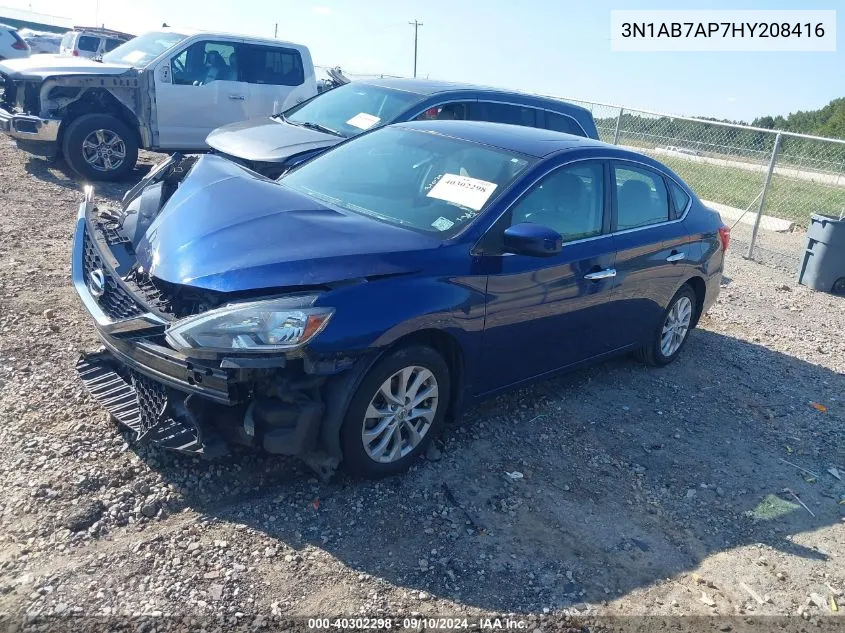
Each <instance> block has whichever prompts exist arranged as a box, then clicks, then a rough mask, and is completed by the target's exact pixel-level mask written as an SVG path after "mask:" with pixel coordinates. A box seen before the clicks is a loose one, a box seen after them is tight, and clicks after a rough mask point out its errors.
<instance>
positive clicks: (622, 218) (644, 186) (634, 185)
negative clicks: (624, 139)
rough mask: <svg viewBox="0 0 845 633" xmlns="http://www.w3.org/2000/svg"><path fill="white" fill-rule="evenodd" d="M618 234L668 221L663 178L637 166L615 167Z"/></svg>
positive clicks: (666, 194)
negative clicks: (626, 230)
mask: <svg viewBox="0 0 845 633" xmlns="http://www.w3.org/2000/svg"><path fill="white" fill-rule="evenodd" d="M614 173H615V174H616V216H617V219H616V228H617V230H618V231H624V230H625V229H633V228H637V227H640V226H649V225H651V224H659V223H660V222H666V221H667V220H668V219H669V194H668V192H667V191H666V185H665V184H664V181H663V177H662V176H659V175H658V174H656V173H654V172H651V171H648V170H645V169H639V168H637V167H627V166H626V167H622V166H620V165H616V166H615V167H614Z"/></svg>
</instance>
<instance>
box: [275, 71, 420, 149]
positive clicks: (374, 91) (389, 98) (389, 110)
mask: <svg viewBox="0 0 845 633" xmlns="http://www.w3.org/2000/svg"><path fill="white" fill-rule="evenodd" d="M421 98H422V97H421V95H418V94H416V93H413V92H404V91H402V90H390V89H388V88H382V87H380V86H372V85H370V84H366V83H359V82H355V81H353V82H351V83H348V84H345V85H343V86H339V87H337V88H335V89H334V90H329V91H328V92H324V93H323V94H321V95H319V96H317V97H315V98H313V99H311V100H310V101H306V102H305V103H302V104H299V105H296V106H294V107H293V108H290V109H289V110H287V111H286V112H285V113H284V114H283V116H284V119H285V120H286V121H287V122H289V123H293V124H295V125H305V126H308V125H311V126H314V127H317V126H319V127H320V128H323V129H324V130H327V131H333V132H337V133H338V134H339V135H341V136H356V135H357V134H360V133H361V132H364V131H366V130H368V129H370V128H371V127H375V126H376V125H385V124H387V123H392V122H393V119H394V118H395V117H397V116H398V115H399V114H401V113H402V112H404V111H405V110H407V109H408V108H409V107H411V105H413V104H414V103H416V102H417V101H419V100H420V99H421ZM318 129H319V128H318Z"/></svg>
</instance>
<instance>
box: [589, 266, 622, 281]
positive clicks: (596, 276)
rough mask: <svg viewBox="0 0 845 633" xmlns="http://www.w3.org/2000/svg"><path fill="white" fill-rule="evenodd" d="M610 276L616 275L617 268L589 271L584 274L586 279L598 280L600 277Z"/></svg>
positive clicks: (606, 277) (607, 277)
mask: <svg viewBox="0 0 845 633" xmlns="http://www.w3.org/2000/svg"><path fill="white" fill-rule="evenodd" d="M610 277H616V269H615V268H605V269H604V270H597V271H596V272H594V273H587V274H586V275H584V279H589V280H590V281H598V280H599V279H609V278H610Z"/></svg>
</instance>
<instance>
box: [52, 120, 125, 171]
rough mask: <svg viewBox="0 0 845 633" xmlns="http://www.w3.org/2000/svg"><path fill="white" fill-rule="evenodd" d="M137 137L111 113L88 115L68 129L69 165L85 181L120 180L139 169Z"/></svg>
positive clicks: (65, 141)
mask: <svg viewBox="0 0 845 633" xmlns="http://www.w3.org/2000/svg"><path fill="white" fill-rule="evenodd" d="M136 136H137V135H136V134H135V132H134V131H133V130H131V129H130V128H129V126H128V125H126V124H125V123H124V122H123V121H121V120H120V119H118V118H116V117H114V116H112V115H110V114H86V115H84V116H81V117H79V118H78V119H75V120H74V121H73V122H71V124H70V125H69V126H68V128H67V130H65V133H64V135H63V138H62V153H63V154H64V157H65V161H66V162H67V164H68V166H70V168H71V169H72V170H73V171H74V172H76V173H77V174H78V175H79V176H81V177H82V178H84V179H85V180H89V181H96V180H119V179H121V178H123V177H124V176H125V175H126V174H128V173H129V172H130V171H132V169H134V168H135V163H136V162H137V160H138V141H137V140H136Z"/></svg>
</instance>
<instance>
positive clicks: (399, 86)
mask: <svg viewBox="0 0 845 633" xmlns="http://www.w3.org/2000/svg"><path fill="white" fill-rule="evenodd" d="M358 81H359V82H360V83H365V84H370V85H373V86H381V87H383V88H393V89H394V90H404V91H406V92H414V93H416V94H418V95H420V96H431V95H436V94H440V93H443V92H460V91H462V90H466V91H468V92H485V93H491V92H493V93H496V94H499V95H512V96H514V97H517V98H520V99H542V100H544V101H554V102H556V103H560V104H561V105H563V106H565V107H571V108H578V109H582V110H583V109H585V108H582V107H581V106H578V105H575V104H574V103H569V102H567V101H563V100H562V99H556V98H555V97H545V96H541V95H536V94H531V93H530V92H521V91H519V90H508V89H506V88H496V87H493V86H482V85H476V84H468V83H462V82H459V81H443V80H440V79H407V78H403V77H383V78H367V79H361V80H358Z"/></svg>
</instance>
